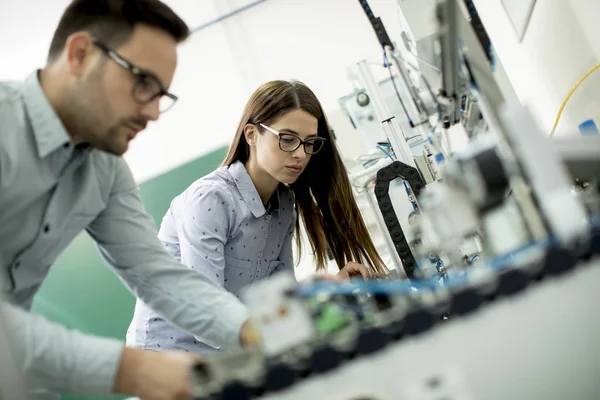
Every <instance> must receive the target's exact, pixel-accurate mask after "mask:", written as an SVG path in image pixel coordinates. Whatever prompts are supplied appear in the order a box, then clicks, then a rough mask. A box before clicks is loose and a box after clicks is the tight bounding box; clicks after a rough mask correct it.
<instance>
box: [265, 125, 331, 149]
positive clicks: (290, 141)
mask: <svg viewBox="0 0 600 400" xmlns="http://www.w3.org/2000/svg"><path fill="white" fill-rule="evenodd" d="M259 125H260V126H262V127H263V128H265V129H266V130H268V131H269V132H271V133H273V134H275V135H277V136H278V137H279V148H280V149H281V150H283V151H285V152H287V153H292V152H294V151H296V150H298V147H300V146H301V145H304V151H305V152H306V154H317V153H318V152H319V151H320V150H321V149H322V148H323V145H324V144H325V142H326V140H327V139H324V138H321V137H317V138H311V139H307V140H302V139H300V138H299V137H298V136H296V135H292V134H291V133H280V132H277V131H276V130H275V129H273V128H269V127H268V126H266V125H265V124H259Z"/></svg>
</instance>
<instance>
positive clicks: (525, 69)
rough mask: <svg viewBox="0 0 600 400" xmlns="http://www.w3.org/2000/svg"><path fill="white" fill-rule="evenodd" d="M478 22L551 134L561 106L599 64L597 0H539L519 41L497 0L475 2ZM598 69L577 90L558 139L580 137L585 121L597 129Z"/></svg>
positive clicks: (599, 104)
mask: <svg viewBox="0 0 600 400" xmlns="http://www.w3.org/2000/svg"><path fill="white" fill-rule="evenodd" d="M475 5H476V7H477V9H478V11H479V14H480V16H481V19H482V21H483V23H484V25H485V26H486V30H487V32H488V34H489V36H490V38H491V40H492V43H493V44H494V46H495V48H496V51H497V53H498V55H499V57H500V59H501V60H502V63H503V65H504V68H505V70H506V72H507V74H508V76H509V78H510V80H511V81H512V84H513V86H514V89H515V91H516V93H517V96H518V97H519V98H520V100H521V101H522V102H524V103H528V104H529V105H530V106H531V108H532V110H533V111H534V112H535V114H536V116H537V117H538V119H539V121H540V123H541V124H542V126H543V127H544V128H545V129H546V130H547V131H550V129H551V128H552V125H553V124H554V119H555V117H556V114H557V112H558V110H559V108H560V105H561V103H562V102H563V100H564V98H565V97H566V95H567V94H568V92H569V90H570V89H571V88H572V86H573V85H574V84H575V83H576V82H577V80H579V78H580V77H581V76H583V74H584V73H585V72H586V71H587V70H588V69H590V68H591V67H593V66H594V65H595V64H597V63H598V62H600V31H599V28H598V22H597V18H598V17H599V16H600V2H598V1H597V0H537V2H536V5H535V7H534V9H533V13H532V16H531V20H530V22H529V26H528V28H527V31H526V33H525V36H524V38H523V41H522V42H519V41H518V39H517V36H516V35H515V33H514V30H513V27H512V25H511V23H510V21H509V19H508V16H507V15H506V13H505V11H504V9H503V7H502V4H501V1H500V0H475ZM598 93H600V71H598V72H596V73H595V74H594V75H592V76H591V77H590V78H588V79H587V80H586V82H585V83H584V84H583V85H582V86H581V87H580V88H579V89H578V90H577V92H576V93H575V95H574V96H573V97H572V99H571V100H570V101H569V104H568V106H567V107H566V108H565V111H564V113H563V116H562V118H561V122H560V124H559V126H558V129H557V133H556V135H557V136H558V135H562V134H569V135H578V130H577V126H578V124H579V123H580V122H582V121H583V120H585V119H588V118H594V119H596V123H597V124H599V125H600V96H599V95H598Z"/></svg>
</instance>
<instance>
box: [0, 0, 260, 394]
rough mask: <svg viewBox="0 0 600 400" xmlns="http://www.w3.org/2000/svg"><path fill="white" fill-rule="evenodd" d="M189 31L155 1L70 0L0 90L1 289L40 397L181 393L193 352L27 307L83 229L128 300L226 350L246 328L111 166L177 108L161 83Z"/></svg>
mask: <svg viewBox="0 0 600 400" xmlns="http://www.w3.org/2000/svg"><path fill="white" fill-rule="evenodd" d="M188 34H189V31H188V27H187V26H186V24H185V23H184V22H183V21H182V20H181V19H180V18H179V17H178V16H177V15H175V14H174V13H173V11H172V10H171V9H169V8H168V7H167V6H166V5H164V4H163V3H161V2H160V1H158V0H74V1H73V2H72V3H71V4H70V5H69V7H68V8H67V9H66V11H65V12H64V14H63V16H62V18H61V20H60V22H59V25H58V27H57V29H56V32H55V34H54V37H53V39H52V44H51V47H50V51H49V55H48V62H47V65H46V66H45V68H44V69H43V70H41V71H36V72H35V73H33V74H32V75H31V76H30V77H29V78H27V79H26V81H25V82H23V83H18V84H17V83H0V246H1V247H2V252H3V255H4V260H5V263H4V264H3V265H2V264H1V263H0V274H2V275H3V276H2V278H4V279H0V281H3V282H4V284H2V290H3V292H4V294H5V295H6V297H7V298H8V300H9V301H10V302H12V303H13V306H16V307H18V308H16V307H13V306H10V307H8V309H7V312H8V313H9V315H10V316H11V317H12V318H11V321H12V322H11V324H12V325H11V326H12V329H13V331H14V332H15V333H16V336H15V340H16V341H17V344H16V348H17V349H19V350H20V354H21V356H22V357H23V361H24V367H25V369H27V372H28V373H29V376H30V378H31V377H32V376H33V379H31V380H32V381H34V382H36V385H35V386H36V388H37V387H44V386H47V387H49V388H50V389H52V390H56V391H64V392H79V393H82V394H100V395H104V394H109V393H111V392H115V393H116V392H119V393H125V394H131V395H137V396H139V397H141V398H142V399H172V398H187V395H188V394H189V390H190V387H189V379H188V367H189V365H190V362H191V359H190V358H189V356H187V355H181V354H179V353H176V354H173V353H158V352H150V351H142V350H136V349H123V344H122V343H121V342H119V341H116V340H112V339H106V338H95V337H90V336H85V335H82V334H79V333H76V332H71V331H67V330H65V329H63V328H61V327H57V326H56V325H54V324H51V323H48V322H47V321H44V320H41V319H39V318H37V317H34V316H32V315H30V314H27V313H26V312H24V311H23V309H24V310H28V309H29V308H30V307H31V304H32V301H33V297H34V296H35V294H36V292H37V290H38V288H39V287H40V285H41V284H42V282H43V280H44V278H45V276H46V274H47V273H48V270H49V268H50V266H51V265H52V264H53V262H54V261H55V260H56V258H57V257H58V256H59V254H60V253H61V252H62V251H63V250H64V249H65V248H66V247H67V245H68V244H69V243H70V242H71V241H72V239H73V238H74V237H75V236H76V235H77V234H78V233H79V232H80V231H82V230H84V229H85V230H86V231H87V232H88V233H89V234H90V235H91V236H92V238H93V239H94V240H95V241H96V242H97V244H98V247H99V249H100V252H101V254H102V255H103V257H104V258H105V260H106V261H107V263H108V264H109V265H110V266H111V267H112V268H114V269H115V271H116V272H117V273H118V274H119V276H120V277H121V278H122V280H123V281H124V282H125V283H126V284H127V285H128V286H129V287H130V288H131V290H132V291H133V292H134V293H135V295H136V296H137V297H139V298H140V299H142V301H144V302H145V303H146V304H148V305H149V306H150V307H151V308H153V309H154V310H155V311H156V312H158V313H160V314H162V315H163V316H164V317H165V318H167V319H169V320H170V321H171V322H173V323H175V324H177V325H178V326H180V327H182V328H183V329H186V330H188V331H190V332H191V333H193V334H194V335H196V336H197V337H198V338H199V339H201V340H202V341H207V342H209V343H219V344H220V345H221V347H222V348H235V347H237V346H239V345H240V341H241V342H244V340H241V339H243V338H244V337H246V335H245V332H248V331H249V330H248V328H247V327H248V324H247V323H246V321H247V310H246V309H245V307H244V306H243V305H242V304H241V303H239V301H238V300H237V299H236V298H235V297H234V296H233V295H231V294H229V293H227V292H226V291H224V290H222V289H221V288H218V287H216V286H213V285H212V284H211V283H210V282H209V280H208V279H207V278H205V277H204V276H203V275H201V274H200V273H198V272H194V271H192V270H190V269H188V268H187V267H185V266H183V265H180V264H178V263H176V262H175V261H174V260H173V259H172V257H171V256H170V255H169V254H167V253H166V252H165V250H164V249H163V247H162V245H161V244H160V242H159V241H158V239H157V237H156V226H155V224H154V222H153V220H152V219H151V217H150V216H149V215H148V214H147V213H146V212H145V211H144V208H143V204H142V202H141V200H140V196H139V193H138V189H137V187H136V184H135V182H134V180H133V177H132V174H131V172H130V170H129V168H128V166H127V164H126V163H125V161H124V160H123V158H122V157H121V156H122V154H123V153H125V151H126V150H127V148H128V144H129V141H130V140H132V139H133V138H135V136H136V135H137V134H138V133H139V132H140V131H142V130H143V129H144V128H145V127H146V125H147V123H148V122H150V121H155V120H157V119H158V118H159V115H160V113H161V112H164V111H166V110H167V109H168V108H169V107H170V106H171V105H172V104H173V103H174V101H175V100H176V97H175V96H174V95H172V94H171V93H169V91H168V87H169V85H170V83H171V80H172V79H173V75H174V72H175V68H176V63H177V45H178V43H180V42H182V41H183V40H185V38H186V37H187V36H188ZM81 268H85V265H82V266H81ZM242 344H243V343H242ZM178 396H179V397H178Z"/></svg>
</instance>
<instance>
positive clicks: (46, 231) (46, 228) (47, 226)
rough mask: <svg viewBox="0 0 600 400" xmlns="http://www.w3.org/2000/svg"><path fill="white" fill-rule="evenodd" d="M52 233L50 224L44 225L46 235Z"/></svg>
mask: <svg viewBox="0 0 600 400" xmlns="http://www.w3.org/2000/svg"><path fill="white" fill-rule="evenodd" d="M48 232H50V224H46V225H44V233H48Z"/></svg>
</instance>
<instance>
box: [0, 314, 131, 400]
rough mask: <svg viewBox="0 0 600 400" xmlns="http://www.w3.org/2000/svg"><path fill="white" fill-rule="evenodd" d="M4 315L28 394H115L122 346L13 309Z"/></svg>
mask: <svg viewBox="0 0 600 400" xmlns="http://www.w3.org/2000/svg"><path fill="white" fill-rule="evenodd" d="M0 313H1V314H2V319H3V322H4V326H6V327H7V331H8V332H7V333H8V336H9V337H8V339H9V341H10V342H11V344H12V349H13V354H14V357H15V359H16V361H17V363H18V364H19V365H18V367H19V370H20V371H21V372H22V373H23V375H24V376H25V380H26V383H27V386H28V389H29V390H38V389H49V390H53V391H58V392H68V393H81V394H89V395H99V396H103V395H109V394H111V393H112V392H113V386H114V381H115V376H116V373H117V370H118V367H119V361H120V359H121V353H122V351H123V343H121V342H119V341H118V340H116V339H108V338H100V337H92V336H87V335H84V334H82V333H80V332H77V331H73V330H68V329H66V328H64V327H62V326H60V325H58V324H54V323H51V322H49V321H47V320H45V319H44V318H42V317H40V316H37V315H34V314H31V313H28V312H26V311H24V310H21V309H20V308H17V307H14V306H11V305H9V304H2V306H0Z"/></svg>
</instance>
